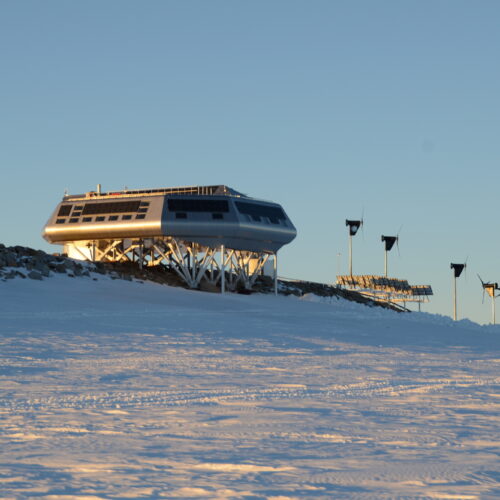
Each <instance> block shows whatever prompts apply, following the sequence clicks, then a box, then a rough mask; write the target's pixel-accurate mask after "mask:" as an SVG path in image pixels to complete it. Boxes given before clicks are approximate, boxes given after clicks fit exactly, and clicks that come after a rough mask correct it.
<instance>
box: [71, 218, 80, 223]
mask: <svg viewBox="0 0 500 500" xmlns="http://www.w3.org/2000/svg"><path fill="white" fill-rule="evenodd" d="M69 221H70V222H73V223H75V222H78V219H76V218H75V219H70V220H69Z"/></svg>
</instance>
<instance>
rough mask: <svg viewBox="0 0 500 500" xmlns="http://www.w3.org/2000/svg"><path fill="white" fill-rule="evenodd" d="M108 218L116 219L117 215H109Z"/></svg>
mask: <svg viewBox="0 0 500 500" xmlns="http://www.w3.org/2000/svg"><path fill="white" fill-rule="evenodd" d="M109 220H118V215H110V216H109Z"/></svg>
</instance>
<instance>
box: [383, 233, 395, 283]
mask: <svg viewBox="0 0 500 500" xmlns="http://www.w3.org/2000/svg"><path fill="white" fill-rule="evenodd" d="M381 239H382V243H385V245H384V275H385V277H386V278H387V254H388V253H389V252H390V251H391V250H392V247H393V246H394V243H397V242H398V241H399V236H384V235H382V236H381Z"/></svg>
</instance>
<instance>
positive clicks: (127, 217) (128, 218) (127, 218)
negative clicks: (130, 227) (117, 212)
mask: <svg viewBox="0 0 500 500" xmlns="http://www.w3.org/2000/svg"><path fill="white" fill-rule="evenodd" d="M131 218H132V216H131V215H122V220H130V219H131Z"/></svg>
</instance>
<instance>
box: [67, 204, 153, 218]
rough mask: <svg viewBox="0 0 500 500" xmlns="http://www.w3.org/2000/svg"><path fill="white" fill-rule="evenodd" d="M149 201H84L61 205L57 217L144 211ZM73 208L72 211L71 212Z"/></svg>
mask: <svg viewBox="0 0 500 500" xmlns="http://www.w3.org/2000/svg"><path fill="white" fill-rule="evenodd" d="M148 207H149V201H109V202H104V203H86V204H85V205H75V206H73V205H61V207H60V208H59V212H58V213H57V216H58V217H67V216H68V215H70V214H71V217H80V216H81V215H97V214H121V213H125V212H136V213H146V212H147V211H148ZM71 209H73V212H71Z"/></svg>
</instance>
